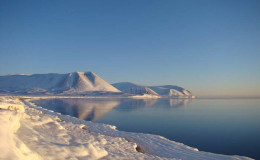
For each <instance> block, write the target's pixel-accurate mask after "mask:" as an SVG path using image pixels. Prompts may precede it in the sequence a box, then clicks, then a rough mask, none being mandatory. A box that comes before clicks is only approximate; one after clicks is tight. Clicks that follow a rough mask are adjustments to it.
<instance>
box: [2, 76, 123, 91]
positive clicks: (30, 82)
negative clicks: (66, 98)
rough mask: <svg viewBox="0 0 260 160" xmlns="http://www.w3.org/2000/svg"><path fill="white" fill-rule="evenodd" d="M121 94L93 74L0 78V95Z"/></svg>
mask: <svg viewBox="0 0 260 160" xmlns="http://www.w3.org/2000/svg"><path fill="white" fill-rule="evenodd" d="M87 92H120V91H119V90H118V89H116V88H115V87H113V86H112V85H110V84H109V83H107V82H106V81H104V80H103V79H102V78H100V77H99V76H97V75H96V74H95V73H93V72H73V73H67V74H56V73H49V74H33V75H7V76H0V93H17V94H81V93H87Z"/></svg>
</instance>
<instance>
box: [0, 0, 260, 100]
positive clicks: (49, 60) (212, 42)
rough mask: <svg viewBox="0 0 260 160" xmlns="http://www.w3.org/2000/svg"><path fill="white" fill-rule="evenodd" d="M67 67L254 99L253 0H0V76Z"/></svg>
mask: <svg viewBox="0 0 260 160" xmlns="http://www.w3.org/2000/svg"><path fill="white" fill-rule="evenodd" d="M73 71H93V72H95V73H96V74H97V75H99V76H101V77H102V78H104V79H105V80H107V81H108V82H111V83H113V82H121V81H130V82H136V83H141V84H148V85H160V84H176V85H180V86H182V87H185V88H187V89H189V90H191V91H192V92H193V93H195V94H196V95H199V96H206V95H209V96H220V95H221V96H226V95H228V96H260V1H259V0H196V1H195V0H92V1H88V0H77V1H74V0H70V1H67V0H62V1H53V0H30V1H28V0H24V1H21V0H17V1H15V0H1V1H0V75H6V74H10V73H25V74H33V73H67V72H73Z"/></svg>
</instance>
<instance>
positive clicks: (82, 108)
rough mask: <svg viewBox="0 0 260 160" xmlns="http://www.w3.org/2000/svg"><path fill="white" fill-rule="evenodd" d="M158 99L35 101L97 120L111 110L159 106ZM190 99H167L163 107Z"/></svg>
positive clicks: (174, 105) (40, 104) (175, 105)
mask: <svg viewBox="0 0 260 160" xmlns="http://www.w3.org/2000/svg"><path fill="white" fill-rule="evenodd" d="M157 101H158V99H81V98H79V99H72V98H71V99H44V100H38V101H34V103H35V104H36V105H39V106H42V107H44V108H47V109H50V110H54V111H55V112H59V113H61V114H66V115H71V116H74V117H77V118H79V119H83V120H88V121H96V120H98V119H99V118H101V117H102V116H104V115H105V114H106V113H108V112H109V111H111V110H113V109H116V110H119V111H131V110H138V109H142V108H150V107H158V105H157V104H156V102H157ZM189 101H190V100H188V99H167V100H166V101H165V103H162V104H161V107H166V108H169V107H181V106H183V105H186V104H187V103H188V102H189Z"/></svg>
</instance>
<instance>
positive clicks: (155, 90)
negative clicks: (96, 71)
mask: <svg viewBox="0 0 260 160" xmlns="http://www.w3.org/2000/svg"><path fill="white" fill-rule="evenodd" d="M112 85H113V86H114V87H116V88H117V89H119V90H120V91H122V92H125V93H132V94H151V95H160V96H164V97H177V98H194V97H195V96H194V95H192V93H191V92H190V91H188V90H186V89H184V88H182V87H179V86H174V85H163V86H144V85H140V84H136V83H131V82H120V83H114V84H112Z"/></svg>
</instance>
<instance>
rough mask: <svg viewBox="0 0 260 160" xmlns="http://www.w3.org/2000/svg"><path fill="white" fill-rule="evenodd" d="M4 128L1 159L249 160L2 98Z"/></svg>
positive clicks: (0, 120) (0, 114)
mask: <svg viewBox="0 0 260 160" xmlns="http://www.w3.org/2000/svg"><path fill="white" fill-rule="evenodd" d="M27 98H28V97H27ZM0 127H1V128H0V159H9V160H19V159H20V160H24V159H26V160H30V159H31V160H37V159H42V160H54V159H80V160H82V159H113V160H114V159H134V160H135V159H174V160H175V159H183V160H220V159H221V160H249V159H251V158H248V157H241V156H227V155H221V154H214V153H208V152H203V151H198V149H196V148H192V147H189V146H186V145H184V144H181V143H177V142H174V141H170V140H168V139H166V138H164V137H161V136H158V135H151V134H143V133H131V132H123V131H118V130H116V127H115V126H111V125H106V124H99V123H93V122H90V121H84V120H80V119H77V118H73V117H70V116H68V115H61V114H58V113H55V112H53V111H51V110H47V109H44V108H42V107H40V106H36V105H35V104H33V103H32V102H30V99H21V98H20V99H18V98H17V97H9V96H2V97H0Z"/></svg>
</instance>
